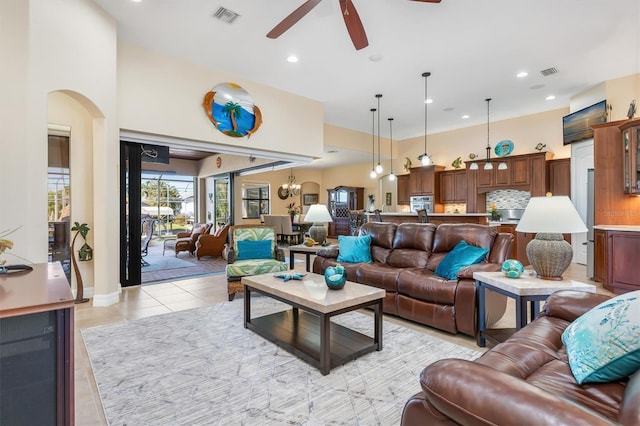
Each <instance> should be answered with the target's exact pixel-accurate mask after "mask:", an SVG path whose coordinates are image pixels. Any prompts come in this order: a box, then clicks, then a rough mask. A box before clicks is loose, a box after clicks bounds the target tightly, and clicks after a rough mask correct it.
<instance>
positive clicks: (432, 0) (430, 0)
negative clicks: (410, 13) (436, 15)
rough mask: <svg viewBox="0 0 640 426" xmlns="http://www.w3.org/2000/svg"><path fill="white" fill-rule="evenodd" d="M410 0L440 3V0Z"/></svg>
mask: <svg viewBox="0 0 640 426" xmlns="http://www.w3.org/2000/svg"><path fill="white" fill-rule="evenodd" d="M411 1H419V2H422V3H440V0H411Z"/></svg>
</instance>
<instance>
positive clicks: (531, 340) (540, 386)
mask: <svg viewBox="0 0 640 426" xmlns="http://www.w3.org/2000/svg"><path fill="white" fill-rule="evenodd" d="M607 299H608V297H607V296H604V295H600V294H595V293H586V292H579V291H567V290H565V291H559V292H556V293H554V294H552V295H551V296H549V298H548V299H547V303H546V304H545V307H544V309H543V312H542V313H541V314H540V316H539V317H538V318H537V319H536V320H534V321H533V322H532V323H531V324H529V325H527V326H526V327H524V328H523V329H522V330H520V331H518V332H517V333H515V334H514V335H513V336H511V338H509V339H508V340H507V341H505V342H503V343H501V344H499V345H497V346H495V347H493V348H492V349H490V350H489V351H487V352H486V353H485V354H484V355H482V356H481V357H480V358H478V359H476V360H475V361H473V362H471V361H466V360H461V359H446V360H441V361H437V362H435V363H433V364H431V365H430V366H428V367H427V368H425V369H424V370H423V371H422V374H421V375H420V384H421V386H422V392H420V393H418V394H416V395H414V396H413V397H412V398H411V399H410V400H409V401H408V402H407V404H406V405H405V407H404V412H403V414H402V425H403V426H413V425H571V426H578V425H612V424H622V425H639V424H640V373H636V374H635V375H633V376H631V378H630V379H628V380H622V381H617V382H611V383H588V384H583V385H578V384H577V383H576V381H575V379H574V377H573V375H572V374H571V370H570V367H569V363H568V361H567V354H566V351H565V348H564V346H563V345H562V341H561V336H562V332H563V331H564V329H565V328H566V327H567V326H568V325H569V324H570V323H571V322H572V321H573V320H575V319H576V318H578V317H579V316H580V315H582V314H584V313H585V312H587V311H588V310H589V309H591V308H592V307H594V306H596V305H598V304H599V303H601V302H603V301H605V300H607Z"/></svg>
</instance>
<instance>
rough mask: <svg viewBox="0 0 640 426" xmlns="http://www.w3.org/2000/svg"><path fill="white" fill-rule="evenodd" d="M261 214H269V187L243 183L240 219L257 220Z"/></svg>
mask: <svg viewBox="0 0 640 426" xmlns="http://www.w3.org/2000/svg"><path fill="white" fill-rule="evenodd" d="M262 214H269V185H268V184H257V183H243V184H242V218H243V219H258V218H259V217H260V215H262Z"/></svg>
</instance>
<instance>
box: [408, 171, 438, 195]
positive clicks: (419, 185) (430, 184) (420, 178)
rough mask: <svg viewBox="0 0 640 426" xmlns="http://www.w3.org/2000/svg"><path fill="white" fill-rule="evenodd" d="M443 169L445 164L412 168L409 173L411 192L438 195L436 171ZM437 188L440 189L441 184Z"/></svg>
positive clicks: (412, 193) (411, 193)
mask: <svg viewBox="0 0 640 426" xmlns="http://www.w3.org/2000/svg"><path fill="white" fill-rule="evenodd" d="M442 170H444V167H443V166H426V167H414V168H412V169H411V173H410V174H409V194H410V195H431V196H436V195H437V194H436V173H437V172H441V171H442ZM437 190H438V192H439V191H440V188H439V186H438V188H437ZM436 199H437V197H436Z"/></svg>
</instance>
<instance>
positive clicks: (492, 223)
mask: <svg viewBox="0 0 640 426" xmlns="http://www.w3.org/2000/svg"><path fill="white" fill-rule="evenodd" d="M517 224H518V221H517V220H490V221H489V226H500V225H517Z"/></svg>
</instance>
